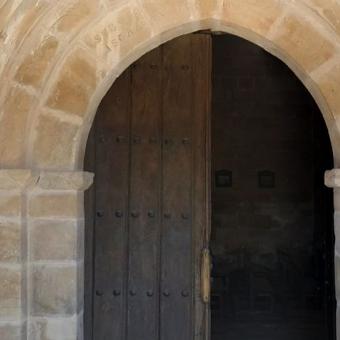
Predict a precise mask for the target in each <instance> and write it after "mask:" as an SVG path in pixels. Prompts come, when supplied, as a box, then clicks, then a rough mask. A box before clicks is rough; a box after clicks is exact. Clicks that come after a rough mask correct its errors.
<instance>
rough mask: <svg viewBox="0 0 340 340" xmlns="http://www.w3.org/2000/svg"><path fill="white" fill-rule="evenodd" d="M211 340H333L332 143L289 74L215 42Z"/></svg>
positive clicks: (227, 41)
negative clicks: (328, 178)
mask: <svg viewBox="0 0 340 340" xmlns="http://www.w3.org/2000/svg"><path fill="white" fill-rule="evenodd" d="M212 93H213V94H212V98H213V104H212V238H211V252H212V259H213V269H212V295H211V309H212V320H211V326H212V340H222V339H223V340H224V339H225V340H248V339H250V340H257V339H259V340H260V339H261V340H273V339H275V340H281V339H282V340H286V339H290V340H304V339H306V340H307V339H308V340H313V339H315V340H326V339H327V340H330V339H335V329H334V328H335V322H334V317H335V313H334V310H335V308H334V306H335V298H334V288H333V287H334V277H333V276H334V274H333V272H334V270H333V252H334V246H333V244H334V236H333V221H332V219H333V217H332V215H333V208H332V191H331V190H330V189H327V188H325V186H324V182H323V176H324V171H325V170H328V169H331V168H332V167H333V166H332V165H333V164H332V154H331V145H330V141H329V137H328V133H327V129H326V126H325V123H324V121H323V118H322V115H321V113H320V111H319V109H318V107H317V105H316V103H315V102H314V100H313V98H312V96H311V95H310V94H309V92H308V91H307V90H306V89H305V87H304V86H303V84H302V83H301V82H300V81H299V80H298V79H297V77H296V76H295V75H294V74H293V72H292V71H291V70H290V69H289V68H288V67H287V66H286V65H285V64H284V63H282V62H281V61H280V60H278V59H277V58H275V57H273V56H272V55H270V54H268V53H267V52H265V51H264V50H263V49H261V48H260V47H258V46H256V45H254V44H252V43H249V42H247V41H245V40H243V39H241V38H237V37H234V36H230V35H215V36H214V37H213V91H212Z"/></svg>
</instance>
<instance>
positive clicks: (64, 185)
mask: <svg viewBox="0 0 340 340" xmlns="http://www.w3.org/2000/svg"><path fill="white" fill-rule="evenodd" d="M93 176H94V175H93V174H91V173H89V172H46V171H43V172H41V173H40V176H39V179H38V181H37V184H36V187H37V188H40V189H43V190H73V191H85V190H86V189H88V188H89V187H90V185H91V184H92V183H93Z"/></svg>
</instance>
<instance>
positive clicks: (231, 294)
mask: <svg viewBox="0 0 340 340" xmlns="http://www.w3.org/2000/svg"><path fill="white" fill-rule="evenodd" d="M332 165H333V164H332V153H331V145H330V141H329V137H328V133H327V128H326V126H325V123H324V121H323V119H322V115H321V113H320V111H319V109H318V107H317V105H316V104H315V102H314V100H313V98H312V97H311V95H310V94H309V93H308V92H307V90H306V89H305V88H304V86H303V85H302V84H301V82H300V81H299V80H298V79H297V78H296V76H295V75H294V74H293V73H292V71H290V69H289V68H288V67H287V66H286V65H285V64H283V63H282V62H280V61H279V60H278V59H276V58H275V57H273V56H271V55H270V54H268V53H267V52H265V51H264V50H263V49H261V48H260V47H258V46H256V45H254V44H252V43H250V42H247V41H245V40H243V39H241V38H238V37H235V36H232V35H228V34H218V33H214V34H212V33H211V32H197V33H195V34H190V35H187V36H183V37H180V38H177V39H174V40H173V41H170V42H168V43H166V44H164V45H162V46H160V47H158V48H157V49H155V50H153V51H151V52H150V53H148V54H147V55H145V56H143V57H142V58H141V59H140V60H138V61H137V62H136V63H134V64H133V65H131V66H130V67H129V68H128V69H127V70H126V71H125V72H124V73H123V74H122V75H121V76H120V77H119V78H118V79H117V80H116V82H115V83H114V85H113V86H112V88H111V89H110V91H109V92H108V94H107V95H106V96H105V98H104V99H103V101H102V103H101V105H100V108H99V109H98V113H97V115H96V119H95V122H94V124H93V127H92V130H91V133H90V136H89V140H88V144H87V150H86V159H85V170H87V171H91V172H94V173H95V175H96V177H95V182H94V185H93V187H92V188H91V190H89V191H88V192H87V194H86V199H85V208H86V233H85V236H86V237H85V243H86V245H85V316H84V328H85V339H86V340H97V339H100V340H135V339H137V338H138V339H139V340H168V339H169V340H170V339H171V340H172V339H177V340H188V339H195V340H208V339H211V340H222V339H223V340H224V339H228V340H245V339H252V340H256V339H261V340H272V339H273V338H276V339H277V340H281V339H287V338H288V337H289V338H290V340H305V339H306V340H307V339H308V340H311V339H313V340H321V339H322V340H334V339H335V322H334V319H335V307H334V306H335V297H334V296H335V293H334V269H333V256H334V235H333V234H334V231H333V197H332V192H331V190H329V189H326V188H325V186H324V184H323V176H324V172H325V170H328V169H331V168H333V166H332ZM207 249H210V254H211V258H212V268H211V272H209V271H207V270H206V269H207V268H206V267H204V265H203V264H204V263H205V262H204V261H202V257H203V256H202V254H207ZM202 273H208V276H206V275H202ZM209 274H210V277H209ZM208 282H210V284H211V294H210V299H203V298H202V297H204V294H205V293H206V290H205V289H206V287H207V283H208Z"/></svg>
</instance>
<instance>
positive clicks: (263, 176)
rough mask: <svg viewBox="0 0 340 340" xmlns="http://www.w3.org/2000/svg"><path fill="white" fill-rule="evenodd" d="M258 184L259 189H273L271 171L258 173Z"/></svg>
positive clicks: (272, 174) (273, 174)
mask: <svg viewBox="0 0 340 340" xmlns="http://www.w3.org/2000/svg"><path fill="white" fill-rule="evenodd" d="M258 184H259V187H260V188H275V173H274V172H273V171H268V170H265V171H259V172H258Z"/></svg>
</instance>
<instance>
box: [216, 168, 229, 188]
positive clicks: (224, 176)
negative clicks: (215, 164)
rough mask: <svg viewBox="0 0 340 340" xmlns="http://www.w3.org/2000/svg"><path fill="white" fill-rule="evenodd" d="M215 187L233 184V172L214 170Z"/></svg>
mask: <svg viewBox="0 0 340 340" xmlns="http://www.w3.org/2000/svg"><path fill="white" fill-rule="evenodd" d="M215 185H216V188H230V187H231V186H232V185H233V173H232V171H230V170H218V171H216V172H215Z"/></svg>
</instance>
